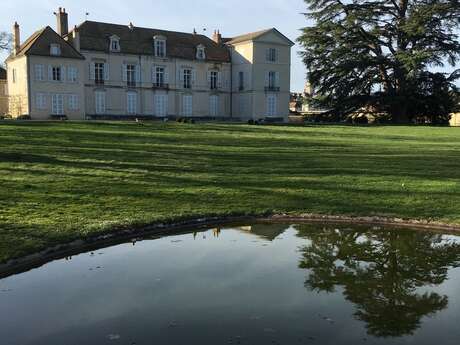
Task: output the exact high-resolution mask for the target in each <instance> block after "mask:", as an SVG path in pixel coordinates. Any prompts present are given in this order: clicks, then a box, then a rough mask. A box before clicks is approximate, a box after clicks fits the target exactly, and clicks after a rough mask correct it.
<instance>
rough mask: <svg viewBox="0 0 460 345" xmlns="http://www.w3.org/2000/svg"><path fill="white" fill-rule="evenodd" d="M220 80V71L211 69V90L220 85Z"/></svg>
mask: <svg viewBox="0 0 460 345" xmlns="http://www.w3.org/2000/svg"><path fill="white" fill-rule="evenodd" d="M218 80H219V72H217V71H211V73H210V74H209V84H210V85H209V86H210V88H211V90H215V89H217V86H218Z"/></svg>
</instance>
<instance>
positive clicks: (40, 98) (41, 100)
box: [35, 93, 46, 110]
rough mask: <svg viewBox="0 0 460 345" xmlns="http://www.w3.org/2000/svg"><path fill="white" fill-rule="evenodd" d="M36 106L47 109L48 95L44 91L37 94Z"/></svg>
mask: <svg viewBox="0 0 460 345" xmlns="http://www.w3.org/2000/svg"><path fill="white" fill-rule="evenodd" d="M35 107H36V108H37V109H41V110H43V109H46V95H45V94H44V93H37V94H36V95H35Z"/></svg>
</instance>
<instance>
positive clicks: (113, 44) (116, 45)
mask: <svg viewBox="0 0 460 345" xmlns="http://www.w3.org/2000/svg"><path fill="white" fill-rule="evenodd" d="M110 51H111V52H119V51H120V38H119V37H118V36H115V35H113V36H111V37H110Z"/></svg>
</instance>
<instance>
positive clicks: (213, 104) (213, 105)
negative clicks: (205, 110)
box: [209, 95, 219, 117]
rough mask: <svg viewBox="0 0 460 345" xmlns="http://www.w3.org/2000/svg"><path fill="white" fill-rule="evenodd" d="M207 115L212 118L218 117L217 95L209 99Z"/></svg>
mask: <svg viewBox="0 0 460 345" xmlns="http://www.w3.org/2000/svg"><path fill="white" fill-rule="evenodd" d="M209 115H210V116H212V117H217V116H218V115H219V96H217V95H212V96H210V97H209Z"/></svg>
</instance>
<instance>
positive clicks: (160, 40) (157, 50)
mask: <svg viewBox="0 0 460 345" xmlns="http://www.w3.org/2000/svg"><path fill="white" fill-rule="evenodd" d="M153 52H154V55H155V56H156V57H165V56H166V38H165V37H163V36H155V37H153Z"/></svg>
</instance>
